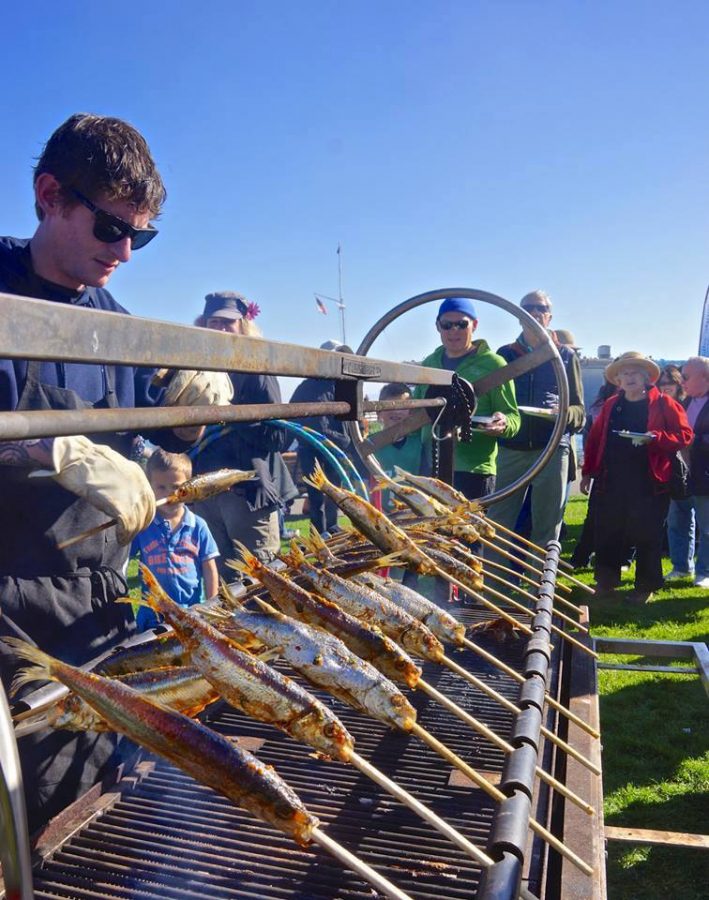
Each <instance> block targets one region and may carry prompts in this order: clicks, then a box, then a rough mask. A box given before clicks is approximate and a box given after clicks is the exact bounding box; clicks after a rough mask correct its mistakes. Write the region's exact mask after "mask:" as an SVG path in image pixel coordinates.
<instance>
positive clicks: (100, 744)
mask: <svg viewBox="0 0 709 900" xmlns="http://www.w3.org/2000/svg"><path fill="white" fill-rule="evenodd" d="M34 198H35V210H36V213H37V217H38V219H39V224H38V226H37V229H36V231H35V233H34V235H33V237H32V238H30V239H17V238H10V237H4V238H0V291H2V292H5V293H9V294H19V295H22V296H26V297H34V298H39V299H42V300H47V301H51V302H52V303H56V304H57V305H58V306H66V305H70V306H73V307H78V308H87V309H99V310H109V311H111V312H116V313H125V312H126V310H125V309H124V308H123V307H122V306H120V305H119V304H118V303H116V301H115V300H114V299H113V297H112V296H111V294H110V293H109V292H108V291H107V290H106V289H105V288H106V284H107V283H108V281H109V279H110V278H111V276H112V275H113V273H114V272H115V271H116V269H117V268H118V266H119V265H122V264H125V263H127V262H129V260H130V259H131V255H132V253H133V252H134V251H137V250H139V249H141V248H143V247H145V246H146V245H147V244H148V243H149V242H150V241H152V240H153V239H154V238H155V236H156V235H157V230H156V229H155V227H154V226H153V225H152V224H151V222H152V220H153V219H155V218H156V217H157V216H158V214H159V213H160V210H161V207H162V205H163V203H164V201H165V188H164V186H163V183H162V180H161V178H160V175H159V173H158V170H157V168H156V165H155V162H154V161H153V159H152V156H151V154H150V150H149V148H148V145H147V144H146V142H145V140H144V138H143V137H142V136H141V135H140V134H139V133H138V132H137V131H136V130H135V128H133V127H132V126H131V125H129V124H128V123H126V122H123V121H121V120H120V119H115V118H108V117H104V116H95V115H87V114H77V115H73V116H71V117H70V118H69V119H68V120H67V121H66V122H65V123H64V124H63V125H61V126H60V127H59V128H58V129H57V130H56V131H55V132H54V134H53V135H52V136H51V137H50V139H49V141H48V142H47V144H46V145H45V147H44V149H43V152H42V154H41V156H40V157H39V160H38V162H37V165H36V167H35V170H34ZM140 372H141V374H140V375H139V374H138V372H137V370H135V369H134V368H132V367H130V366H110V365H87V364H81V363H69V362H54V361H35V360H25V359H23V360H7V359H0V410H6V411H10V410H63V409H85V408H96V409H98V408H108V407H132V406H136V405H137V406H140V405H149V404H151V402H152V401H151V399H150V398H149V397H148V396H147V390H146V387H145V385H147V384H148V383H149V379H150V376H151V374H152V373H150V372H149V370H144V369H143V370H140ZM231 395H232V389H231V382H230V381H229V379H228V376H226V375H224V374H223V373H209V372H206V373H205V372H180V373H178V376H177V377H176V378H175V379H173V382H171V383H170V385H169V387H168V389H167V390H166V391H165V392H164V393H163V395H162V396H161V397H160V398H159V400H160V402H162V403H164V404H169V405H174V404H185V405H187V404H189V405H199V404H210V403H217V404H221V403H228V402H229V400H230V399H231ZM164 434H165V435H166V436H168V435H169V436H170V438H171V439H172V440H174V439H175V438H174V436H173V435H171V433H170V432H164ZM131 449H132V436H131V435H130V434H125V433H124V434H108V435H101V437H100V439H99V438H97V439H96V442H94V441H93V440H89V439H88V438H86V437H83V436H78V435H77V436H71V437H57V438H47V439H41V440H26V441H4V442H0V496H2V499H3V510H4V516H3V517H2V519H0V637H3V636H8V635H11V636H14V637H20V638H23V639H24V640H28V641H30V642H33V643H35V644H37V645H38V646H40V647H41V648H42V649H44V650H46V651H47V652H49V653H51V654H53V655H56V656H58V657H60V658H61V659H62V660H64V661H66V662H69V663H72V664H75V665H81V664H82V663H84V662H86V661H87V660H89V659H91V658H93V657H94V656H96V655H98V654H99V653H101V652H103V651H104V650H107V649H109V648H110V647H111V646H113V645H115V644H116V643H118V642H119V641H120V640H121V639H122V638H124V637H125V636H127V635H128V634H130V632H131V631H132V630H133V628H134V622H133V613H132V611H131V608H130V606H129V605H128V606H126V605H125V604H117V603H115V602H114V600H115V599H116V597H119V596H122V595H124V594H125V593H126V592H127V586H126V583H125V580H124V578H123V571H124V567H125V563H126V561H127V557H128V545H129V544H130V541H131V539H132V537H133V536H134V535H135V534H137V533H138V532H139V531H141V530H142V529H143V528H145V527H146V526H147V525H148V524H149V523H150V522H151V521H152V519H153V516H154V513H155V498H154V495H153V493H152V490H151V489H150V486H149V484H148V482H147V479H146V477H145V475H144V474H143V470H142V469H141V467H140V466H139V465H138V464H137V463H136V462H132V461H130V459H129V457H130V454H131ZM36 470H44V471H43V472H42V473H41V476H43V477H36V476H37V475H38V474H39V473H37V471H36ZM32 475H34V476H35V477H31V476H32ZM108 517H116V518H117V520H118V525H117V527H116V528H115V529H111V530H109V531H102V532H101V533H100V534H97V535H94V536H93V537H91V538H87V539H86V540H84V541H81V542H80V543H77V544H75V545H74V546H72V547H70V548H67V549H65V550H59V549H58V547H57V545H58V544H59V543H61V542H62V541H63V540H64V539H66V538H69V537H72V536H74V535H75V534H77V533H79V532H82V531H84V530H86V529H88V528H91V527H92V526H95V525H98V524H102V523H104V522H105V521H106V519H107V518H108ZM16 668H17V661H16V660H15V659H14V658H13V657H12V655H11V654H10V653H9V651H8V649H7V647H6V646H4V645H2V644H0V675H2V681H3V684H4V686H5V688H6V689H8V688H9V682H10V679H11V676H12V674H13V672H14V671H15V670H16ZM19 743H20V756H21V761H22V765H23V771H24V776H25V791H26V795H27V801H28V814H29V822H30V827H31V828H33V829H34V828H36V827H38V826H40V825H42V824H43V823H44V822H46V821H47V820H48V819H49V818H50V817H51V816H52V815H54V814H56V813H57V812H59V810H60V809H61V808H63V807H64V806H65V805H66V804H67V803H68V802H70V801H71V800H73V799H74V798H75V797H76V796H79V795H80V794H81V793H83V792H84V791H85V790H86V789H87V788H88V787H90V786H91V785H92V784H95V783H96V782H97V781H98V780H100V779H101V778H102V777H103V775H104V773H106V772H107V771H110V770H111V769H113V768H115V766H116V765H117V763H118V762H119V761H120V758H121V747H120V745H119V743H118V742H117V741H116V739H115V738H114V737H113V736H112V735H96V734H93V733H88V734H84V735H78V736H75V735H72V734H71V733H70V732H64V733H61V732H56V733H48V732H38V733H37V734H35V735H31V736H28V737H25V738H22V739H21V740H20V742H19Z"/></svg>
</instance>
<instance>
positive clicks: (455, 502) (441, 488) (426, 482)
mask: <svg viewBox="0 0 709 900" xmlns="http://www.w3.org/2000/svg"><path fill="white" fill-rule="evenodd" d="M394 474H395V476H396V477H395V478H394V481H404V482H407V483H408V484H412V485H413V486H414V487H416V488H419V490H422V491H423V492H424V493H425V494H430V495H431V496H432V497H435V498H436V500H438V501H439V502H440V503H442V504H443V505H444V506H449V507H452V508H455V507H458V506H464V507H466V508H467V507H469V506H470V507H472V508H474V509H475V510H476V511H477V510H479V509H480V504H479V503H475V502H474V501H471V500H468V498H467V497H466V496H465V494H461V493H460V491H457V490H456V489H455V488H454V487H453V486H452V485H450V484H446V482H445V481H441V480H440V479H439V478H430V477H427V476H425V475H412V474H411V472H407V471H406V470H405V469H402V468H400V466H394Z"/></svg>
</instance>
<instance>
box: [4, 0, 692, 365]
mask: <svg viewBox="0 0 709 900" xmlns="http://www.w3.org/2000/svg"><path fill="white" fill-rule="evenodd" d="M2 25H3V72H4V76H5V85H6V87H5V91H4V99H3V101H2V106H3V122H4V127H3V138H2V141H1V142H0V164H1V167H2V180H1V187H0V191H1V196H2V203H1V204H0V233H3V234H14V235H17V236H28V235H30V234H31V233H32V231H33V229H34V227H35V222H34V219H33V208H32V194H31V163H32V158H33V157H35V156H36V155H37V154H38V153H39V151H40V149H41V146H42V144H43V142H44V141H45V140H46V138H47V137H48V136H49V134H50V133H51V131H52V130H53V129H54V128H55V127H56V126H57V125H58V124H59V123H60V122H62V121H63V120H64V119H65V118H66V117H67V116H68V115H69V114H71V113H72V112H76V111H92V112H99V113H103V114H109V115H117V116H121V117H123V118H126V119H128V120H129V121H131V122H132V123H133V124H135V125H136V126H137V127H138V128H139V129H140V130H141V131H142V132H143V133H144V134H145V136H146V138H147V139H148V142H149V143H150V145H151V148H152V150H153V153H154V156H155V157H156V159H157V161H158V164H159V167H160V169H161V171H162V174H163V176H164V179H165V181H166V184H167V187H168V192H169V198H168V203H167V205H166V208H165V211H164V214H163V217H162V220H161V223H160V230H161V233H160V236H159V238H158V239H157V240H156V241H154V242H153V243H152V244H151V245H150V246H149V247H148V248H146V249H145V250H142V251H140V252H139V253H137V254H136V255H135V256H134V258H133V261H132V262H131V263H130V264H129V265H128V266H126V267H125V268H124V269H123V270H122V271H119V272H118V273H117V275H116V276H114V278H113V280H112V282H111V285H110V287H111V290H112V291H113V293H114V294H115V295H116V297H117V299H118V300H119V301H120V302H121V303H123V304H124V305H125V306H127V307H128V308H129V309H130V310H131V311H133V312H134V313H136V314H138V315H147V316H151V317H155V318H163V319H171V320H176V321H179V322H190V321H191V320H192V319H193V318H194V316H195V315H196V314H197V313H198V312H199V310H200V306H201V299H202V298H203V296H204V294H205V293H206V292H208V291H210V290H221V289H231V290H237V291H241V292H243V293H245V294H246V295H248V296H249V297H251V298H252V299H254V300H256V301H257V302H258V303H259V304H260V305H261V307H262V310H263V314H262V315H261V317H260V318H259V320H258V321H259V322H260V324H261V325H262V328H263V330H264V332H265V335H266V336H267V337H270V338H274V339H277V340H288V341H293V342H296V343H303V344H308V345H310V346H314V345H318V344H320V343H321V342H322V341H323V340H326V339H327V338H331V337H335V338H336V337H338V336H339V327H338V319H337V316H336V310H335V309H334V308H331V309H330V315H328V316H327V317H325V316H322V315H320V314H318V313H317V311H316V309H315V304H314V300H313V292H314V291H318V292H321V293H324V294H329V295H332V296H334V295H336V294H337V290H338V283H337V256H336V248H337V245H338V242H339V243H341V245H342V248H343V293H344V297H345V300H346V302H347V304H348V310H347V320H348V335H347V337H348V341H349V343H351V344H353V345H354V346H356V345H357V344H358V342H359V340H360V338H361V337H362V336H363V334H364V333H365V332H366V331H367V329H368V328H369V327H370V325H371V324H372V323H373V322H374V321H375V320H376V319H377V318H378V317H379V316H380V315H381V314H382V313H383V312H384V311H386V310H387V309H389V308H390V307H391V306H393V305H395V304H396V303H399V302H400V301H402V300H404V299H406V298H407V297H410V296H412V295H413V294H418V293H421V292H423V291H426V290H431V289H434V288H439V287H447V286H453V285H458V286H465V287H473V288H480V289H482V290H486V291H491V292H493V293H497V294H500V295H502V296H504V297H506V298H508V299H511V300H514V301H517V300H519V298H520V297H521V296H522V294H524V293H526V292H527V291H528V290H531V289H534V288H537V287H540V288H544V289H545V290H547V291H548V292H549V293H550V294H551V297H552V299H553V300H554V303H555V324H556V325H557V326H558V327H566V328H569V329H571V330H572V331H573V332H574V333H575V334H576V337H577V342H578V343H579V344H580V345H582V346H583V347H584V348H585V350H586V352H588V353H593V352H595V348H596V347H597V346H598V345H599V344H602V343H608V344H611V345H612V348H613V352H614V353H619V352H622V351H623V350H627V349H631V348H632V349H638V350H642V351H644V352H647V353H650V354H652V355H654V356H658V357H660V356H665V357H668V358H671V357H686V356H687V355H690V354H692V353H695V352H696V349H697V340H698V331H699V323H700V316H701V307H702V301H703V298H704V292H705V290H706V287H707V283H709V202H708V200H709V197H708V187H709V179H708V176H707V172H708V171H709V170H708V168H707V163H708V162H709V116H708V115H707V97H708V96H709V91H708V88H709V84H708V81H709V76H708V72H709V67H708V66H707V34H709V4H707V3H706V2H701V0H698V2H686V0H679V2H674V3H668V2H665V3H659V2H657V3H655V2H651V0H644V2H635V0H622V2H617V0H611V2H606V0H596V2H592V3H590V2H535V0H490V2H476V0H468V2H433V0H432V2H427V3H423V2H419V0H396V2H393V0H378V2H370V0H361V2H353V3H348V4H344V3H337V2H334V0H320V2H311V0H300V2H297V3H296V2H267V0H266V2H261V3H246V2H228V3H227V2H203V3H199V4H177V3H169V2H165V0H153V2H152V3H150V4H145V5H142V4H137V5H128V6H126V5H120V4H119V5H115V4H113V5H106V4H96V3H88V2H67V3H61V4H57V3H54V2H53V3H49V2H46V0H38V2H35V3H32V4H19V3H13V4H6V5H5V6H4V8H3V14H2ZM479 316H480V320H481V321H480V334H482V335H483V336H489V337H490V339H491V342H492V343H493V344H494V345H495V346H496V345H497V344H499V343H502V342H503V341H506V340H509V339H511V338H512V337H513V335H514V334H515V333H516V331H517V325H516V322H514V320H512V319H511V318H510V317H509V316H508V317H506V318H504V319H500V317H499V315H496V314H495V313H494V312H493V313H490V314H488V309H487V308H485V309H483V308H481V309H480V310H479ZM433 318H434V311H433V309H432V308H428V309H427V310H425V314H424V313H423V312H422V313H420V314H419V315H418V316H417V315H413V316H412V317H411V320H410V321H409V322H404V321H402V322H401V323H400V324H399V326H398V327H397V329H396V330H395V331H393V332H392V333H391V336H390V337H388V338H387V339H382V342H381V344H378V345H377V346H376V350H377V351H378V352H377V355H381V356H387V357H389V358H394V359H402V358H405V359H412V358H420V357H421V356H422V355H423V354H424V353H425V352H427V351H430V350H431V349H432V348H433V346H435V344H436V340H435V333H434V331H433V326H432V322H433Z"/></svg>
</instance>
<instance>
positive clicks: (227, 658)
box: [140, 564, 353, 762]
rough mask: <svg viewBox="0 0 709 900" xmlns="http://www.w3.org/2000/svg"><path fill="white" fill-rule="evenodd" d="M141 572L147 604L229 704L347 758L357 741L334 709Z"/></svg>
mask: <svg viewBox="0 0 709 900" xmlns="http://www.w3.org/2000/svg"><path fill="white" fill-rule="evenodd" d="M140 571H141V574H142V576H143V579H144V581H145V584H146V585H147V587H148V589H149V591H150V593H149V594H148V595H147V596H146V602H147V604H148V605H149V606H150V607H151V608H152V609H153V610H154V611H155V612H158V613H161V614H162V615H164V616H165V619H166V620H167V621H168V622H169V623H170V625H172V627H173V628H174V629H175V632H176V634H177V636H178V637H179V638H180V640H181V641H182V642H183V644H184V645H185V647H186V648H187V649H188V650H189V652H190V658H191V661H192V665H194V666H195V667H196V668H198V669H199V670H200V672H201V673H202V674H203V676H204V677H205V678H206V679H207V681H209V682H210V684H213V685H214V687H215V688H217V690H218V691H219V693H220V694H221V696H222V697H223V698H224V699H225V700H226V701H227V702H228V703H231V704H232V706H235V707H237V709H240V710H242V712H245V713H246V714H247V715H250V716H253V718H255V719H258V720H259V721H261V722H270V723H271V724H272V725H275V726H276V727H277V728H280V729H281V730H282V731H285V732H286V734H290V735H291V736H292V737H293V738H295V739H296V740H298V741H302V742H303V743H305V744H308V745H309V746H311V747H313V748H314V749H316V750H318V751H319V752H320V753H324V754H325V755H327V756H331V757H333V758H334V759H341V760H343V761H344V762H346V761H347V759H348V758H349V754H350V752H351V751H352V747H353V740H352V738H351V736H350V735H349V734H348V732H347V729H346V728H345V726H344V725H343V724H342V723H341V722H340V720H339V719H338V718H337V716H336V715H335V714H334V713H333V712H332V711H331V710H329V709H328V708H327V707H326V706H324V705H323V704H322V703H321V702H320V701H319V700H316V699H315V697H313V696H311V695H310V694H309V693H308V692H307V691H306V690H304V689H303V688H301V687H300V686H299V685H298V684H296V683H295V682H294V681H292V680H291V679H290V678H286V677H285V676H284V675H281V674H280V673H279V672H277V671H276V670H275V669H273V668H271V666H268V665H266V663H264V662H262V661H261V660H260V659H258V658H257V657H255V656H253V655H252V654H250V653H246V652H244V651H243V650H241V649H239V648H238V647H237V646H236V644H234V643H233V641H230V640H229V639H228V638H226V637H225V636H224V635H223V634H221V633H220V632H219V631H217V629H216V628H213V627H212V626H211V625H209V624H208V623H207V622H205V621H204V620H203V619H202V618H201V617H200V616H199V615H198V614H197V613H195V612H194V611H193V610H192V609H189V608H187V609H185V608H184V607H182V606H180V605H179V604H177V603H175V601H174V600H171V599H170V597H168V595H167V594H166V593H165V591H164V590H163V589H162V588H161V586H160V584H159V583H158V581H157V580H156V578H155V576H154V575H153V574H152V572H151V571H150V569H148V568H147V567H146V566H144V565H142V564H141V565H140Z"/></svg>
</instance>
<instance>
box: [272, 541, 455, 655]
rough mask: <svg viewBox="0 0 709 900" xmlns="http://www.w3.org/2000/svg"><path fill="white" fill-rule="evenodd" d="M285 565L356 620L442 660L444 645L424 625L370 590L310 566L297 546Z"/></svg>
mask: <svg viewBox="0 0 709 900" xmlns="http://www.w3.org/2000/svg"><path fill="white" fill-rule="evenodd" d="M284 562H287V563H288V564H289V565H291V566H292V567H293V568H294V569H296V570H297V571H298V573H299V574H300V575H302V576H303V578H305V580H306V583H307V584H310V585H311V586H312V587H313V588H314V590H316V591H317V592H318V593H319V594H322V595H323V596H324V597H325V598H326V599H328V600H331V601H332V602H333V603H336V604H337V605H338V606H340V607H342V609H344V611H345V612H348V613H350V615H353V616H355V618H357V619H361V620H362V621H364V622H368V623H373V624H374V625H377V626H378V627H379V628H381V630H382V631H383V632H384V633H385V634H388V635H389V637H391V638H393V639H394V640H395V641H396V642H397V643H398V644H401V646H402V647H403V648H404V649H405V650H408V652H409V653H415V654H417V655H418V656H422V657H423V658H424V659H430V660H434V661H436V662H437V661H438V660H440V659H441V657H442V656H443V653H444V650H443V645H442V644H441V642H440V641H439V640H438V638H437V637H436V636H435V635H434V634H432V633H431V631H430V630H429V629H428V628H426V626H425V625H424V624H423V623H422V622H420V621H419V620H418V619H415V618H414V617H413V616H410V615H409V614H408V613H407V612H406V610H404V609H401V607H399V606H396V605H395V604H394V603H392V602H391V601H390V600H389V599H388V598H387V597H385V596H383V595H382V594H379V593H377V592H376V591H374V590H372V589H371V588H369V587H366V586H365V585H362V584H358V583H357V582H356V581H348V580H347V579H345V578H340V576H339V575H335V574H334V573H332V572H328V571H327V570H325V569H320V568H318V567H317V566H313V565H311V564H310V563H309V562H307V560H306V559H305V556H304V555H303V553H302V552H301V551H300V550H299V549H298V548H297V547H296V546H295V542H294V543H293V545H292V549H291V552H290V553H289V554H288V555H287V556H285V557H284Z"/></svg>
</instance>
